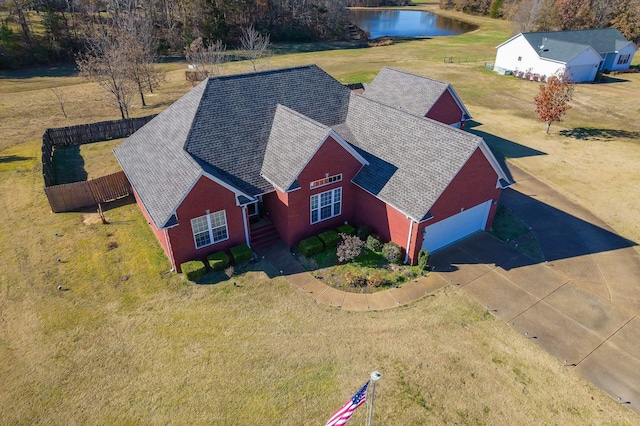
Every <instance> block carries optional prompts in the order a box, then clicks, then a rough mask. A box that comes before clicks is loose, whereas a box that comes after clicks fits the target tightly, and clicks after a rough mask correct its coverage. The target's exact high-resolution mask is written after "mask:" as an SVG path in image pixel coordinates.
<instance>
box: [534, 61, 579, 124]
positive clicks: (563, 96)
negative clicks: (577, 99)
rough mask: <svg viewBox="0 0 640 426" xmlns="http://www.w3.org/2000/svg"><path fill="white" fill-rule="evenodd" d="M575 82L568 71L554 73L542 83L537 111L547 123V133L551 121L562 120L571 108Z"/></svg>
mask: <svg viewBox="0 0 640 426" xmlns="http://www.w3.org/2000/svg"><path fill="white" fill-rule="evenodd" d="M574 87H575V84H574V83H572V82H571V79H570V78H569V76H568V75H567V74H566V73H562V74H556V75H552V76H551V77H549V78H548V79H547V82H546V83H543V84H541V85H540V88H539V89H538V95H537V96H536V97H535V99H534V101H535V103H536V113H537V114H538V118H539V119H540V120H541V121H544V122H546V123H547V133H549V128H550V127H551V123H553V122H554V121H562V117H563V116H564V115H565V113H566V112H567V110H569V109H570V108H571V105H569V102H571V99H572V98H573V90H574Z"/></svg>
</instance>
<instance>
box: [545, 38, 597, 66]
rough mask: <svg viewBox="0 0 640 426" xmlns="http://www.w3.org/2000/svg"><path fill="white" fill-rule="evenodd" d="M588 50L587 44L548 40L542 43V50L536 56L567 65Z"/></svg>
mask: <svg viewBox="0 0 640 426" xmlns="http://www.w3.org/2000/svg"><path fill="white" fill-rule="evenodd" d="M589 48H590V47H589V45H587V44H579V43H568V42H565V41H559V40H551V39H548V40H547V41H545V42H544V46H542V49H539V50H538V54H539V55H540V57H541V58H545V59H551V60H552V61H558V62H565V63H567V62H570V61H571V60H572V59H573V58H575V57H576V56H578V55H580V54H581V53H582V52H584V51H585V50H587V49H589Z"/></svg>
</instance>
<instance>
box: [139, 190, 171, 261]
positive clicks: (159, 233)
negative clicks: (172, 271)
mask: <svg viewBox="0 0 640 426" xmlns="http://www.w3.org/2000/svg"><path fill="white" fill-rule="evenodd" d="M133 196H134V197H135V198H136V203H138V207H140V211H142V215H143V216H144V218H145V219H146V220H147V223H148V224H149V226H151V230H152V231H153V234H154V235H155V236H156V238H157V239H158V242H159V243H160V245H161V246H162V250H164V254H166V255H167V257H168V258H169V262H171V255H170V254H169V249H168V248H167V240H166V238H165V235H164V230H162V229H158V228H156V226H155V225H154V224H153V222H152V221H151V217H150V216H149V213H148V212H147V209H145V208H144V204H142V201H141V200H140V197H138V193H137V192H136V190H135V188H133Z"/></svg>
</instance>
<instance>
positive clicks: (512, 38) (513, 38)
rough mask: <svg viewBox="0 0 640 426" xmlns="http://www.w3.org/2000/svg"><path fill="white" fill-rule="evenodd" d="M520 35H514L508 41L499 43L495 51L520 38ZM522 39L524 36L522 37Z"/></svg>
mask: <svg viewBox="0 0 640 426" xmlns="http://www.w3.org/2000/svg"><path fill="white" fill-rule="evenodd" d="M521 35H522V33H519V34H516V35H514V36H513V37H511V38H510V39H509V40H507V41H504V42H502V43H500V44H499V45H497V46H496V49H500V48H501V47H502V46H504V45H505V44H508V43H510V42H511V41H512V40H515V39H517V38H518V37H520V36H521ZM523 37H524V36H523Z"/></svg>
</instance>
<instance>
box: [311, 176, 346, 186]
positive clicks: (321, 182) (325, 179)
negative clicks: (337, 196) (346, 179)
mask: <svg viewBox="0 0 640 426" xmlns="http://www.w3.org/2000/svg"><path fill="white" fill-rule="evenodd" d="M336 182H342V173H338V174H337V175H333V176H329V174H328V173H327V176H325V177H323V178H322V179H317V180H314V181H311V183H310V184H309V188H310V189H318V188H322V187H323V186H327V185H331V184H332V183H336Z"/></svg>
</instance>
